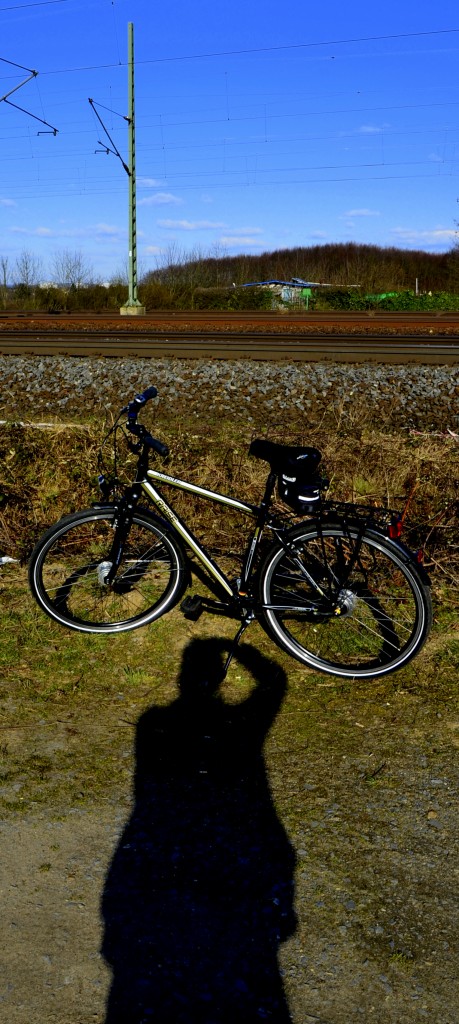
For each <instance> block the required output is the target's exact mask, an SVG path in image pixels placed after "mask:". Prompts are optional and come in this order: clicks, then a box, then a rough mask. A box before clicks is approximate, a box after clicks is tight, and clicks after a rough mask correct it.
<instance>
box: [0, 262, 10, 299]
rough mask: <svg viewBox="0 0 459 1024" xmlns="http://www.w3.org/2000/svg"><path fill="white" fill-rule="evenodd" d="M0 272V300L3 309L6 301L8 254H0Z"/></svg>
mask: <svg viewBox="0 0 459 1024" xmlns="http://www.w3.org/2000/svg"><path fill="white" fill-rule="evenodd" d="M0 274H1V283H0V301H1V304H2V306H3V309H5V307H6V304H7V301H8V278H9V273H8V256H0Z"/></svg>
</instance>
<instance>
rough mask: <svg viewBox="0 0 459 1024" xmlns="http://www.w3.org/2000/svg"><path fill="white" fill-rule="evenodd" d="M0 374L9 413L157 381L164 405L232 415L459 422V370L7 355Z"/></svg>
mask: <svg viewBox="0 0 459 1024" xmlns="http://www.w3.org/2000/svg"><path fill="white" fill-rule="evenodd" d="M0 373H1V376H2V380H3V398H2V403H1V406H0V410H1V413H2V415H3V416H5V417H7V418H16V417H17V418H20V419H22V418H23V417H24V416H30V415H31V414H32V413H33V414H36V413H40V414H44V413H51V414H52V415H54V416H59V415H60V414H64V415H65V416H68V415H69V414H70V415H74V414H75V413H77V412H82V411H84V410H85V409H86V410H88V411H95V412H97V410H98V409H100V410H103V409H113V411H116V410H117V409H118V408H119V407H120V406H121V405H123V404H124V403H125V402H126V401H127V400H128V399H129V398H130V397H131V395H132V394H134V393H136V392H138V391H141V390H143V389H144V388H145V387H148V386H149V385H151V384H155V385H156V387H157V388H158V391H159V396H160V398H159V401H160V404H162V403H167V405H168V407H170V408H171V410H173V409H174V407H175V406H177V407H180V406H183V404H185V405H186V406H187V408H188V409H189V410H190V411H194V412H196V413H197V414H202V410H203V409H206V410H210V411H213V412H217V413H218V414H222V415H228V414H231V412H232V411H234V413H235V414H236V413H237V415H238V416H241V415H243V417H244V418H246V419H247V420H249V421H250V420H251V419H259V418H260V414H261V415H262V416H263V417H266V416H268V417H269V418H271V417H276V416H277V414H281V415H285V412H287V411H288V410H291V411H292V412H293V413H295V414H296V416H297V417H298V416H304V417H305V418H308V417H310V418H311V420H313V421H316V420H317V417H320V418H322V419H323V417H324V416H325V417H326V418H327V420H328V419H330V421H331V422H333V423H336V424H339V423H340V422H341V421H342V420H343V419H344V420H346V419H353V418H355V417H356V416H357V418H360V417H361V414H362V411H364V413H365V415H366V416H368V417H369V418H371V422H372V425H373V426H374V427H384V426H386V427H387V426H388V425H390V426H391V427H394V428H397V429H398V428H401V427H402V428H403V427H406V428H417V429H422V430H438V429H441V430H445V429H448V428H449V429H451V430H453V431H455V430H456V429H457V427H458V426H459V367H455V366H454V367H451V366H427V365H417V364H403V365H395V366H394V365H383V364H379V363H362V364H343V363H330V362H323V363H311V364H305V363H301V364H287V365H286V364H285V363H272V362H269V363H268V362H257V361H248V360H243V361H242V360H241V361H236V362H232V361H226V360H214V361H206V360H176V359H157V360H156V359H127V358H126V359H116V358H115V359H83V358H70V357H56V356H30V357H22V356H21V357H19V356H3V357H2V358H1V359H0Z"/></svg>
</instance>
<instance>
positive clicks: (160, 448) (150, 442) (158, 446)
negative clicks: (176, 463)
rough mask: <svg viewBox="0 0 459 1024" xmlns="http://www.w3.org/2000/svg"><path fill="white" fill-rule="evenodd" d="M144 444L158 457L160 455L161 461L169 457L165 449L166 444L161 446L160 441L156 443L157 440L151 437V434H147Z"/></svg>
mask: <svg viewBox="0 0 459 1024" xmlns="http://www.w3.org/2000/svg"><path fill="white" fill-rule="evenodd" d="M144 444H146V445H148V447H149V448H153V451H155V452H157V454H158V455H161V456H162V457H163V459H165V458H166V456H167V455H169V448H168V447H167V444H163V442H162V441H158V438H157V437H152V436H151V434H147V436H146V437H145V438H144Z"/></svg>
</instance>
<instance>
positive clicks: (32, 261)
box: [15, 249, 42, 288]
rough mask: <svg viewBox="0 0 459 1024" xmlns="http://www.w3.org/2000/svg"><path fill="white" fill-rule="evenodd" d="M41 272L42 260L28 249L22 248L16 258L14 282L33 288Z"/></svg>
mask: <svg viewBox="0 0 459 1024" xmlns="http://www.w3.org/2000/svg"><path fill="white" fill-rule="evenodd" d="M41 274H42V262H41V260H40V259H39V258H38V256H35V255H34V253H33V252H30V250H29V249H23V250H22V252H20V253H19V256H18V257H17V259H16V273H15V279H16V284H20V285H23V286H24V287H25V288H34V287H35V285H37V284H38V282H39V280H40V276H41Z"/></svg>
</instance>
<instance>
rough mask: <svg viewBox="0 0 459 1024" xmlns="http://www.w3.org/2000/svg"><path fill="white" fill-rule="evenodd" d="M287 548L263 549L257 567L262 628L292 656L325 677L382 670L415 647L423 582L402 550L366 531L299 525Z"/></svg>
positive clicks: (426, 598)
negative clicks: (261, 559)
mask: <svg viewBox="0 0 459 1024" xmlns="http://www.w3.org/2000/svg"><path fill="white" fill-rule="evenodd" d="M289 540H290V541H293V545H294V551H289V552H287V551H286V550H285V548H283V547H282V545H280V544H275V545H273V546H272V548H270V550H269V551H268V554H267V556H266V559H265V561H264V563H263V565H262V567H261V570H260V599H261V603H262V612H263V616H264V621H265V624H266V626H267V629H268V631H269V633H270V634H271V636H272V637H273V639H274V640H275V641H276V643H278V644H279V645H280V646H281V647H283V648H284V649H285V650H286V651H288V653H289V654H291V655H292V657H294V658H296V659H297V660H298V661H302V662H304V663H305V664H306V665H309V666H310V667H311V668H313V669H316V670H318V671H320V672H326V673H330V674H331V675H337V676H345V677H348V678H365V677H370V676H380V675H385V674H386V673H388V672H394V671H395V670H396V669H399V668H401V667H402V665H405V664H406V663H407V662H408V661H410V659H411V658H413V657H414V655H415V654H417V653H418V651H419V650H420V648H421V646H422V644H423V643H424V640H425V639H426V636H427V634H428V632H429V629H430V626H431V622H432V607H431V600H430V590H429V587H428V586H426V585H425V583H424V582H423V581H422V579H421V576H420V573H419V572H418V571H417V569H416V567H415V565H414V564H413V562H412V560H411V558H410V556H409V554H407V553H405V551H404V550H403V548H402V547H401V546H400V545H398V544H397V543H396V542H393V541H391V540H390V539H389V538H387V537H385V536H384V535H383V534H380V533H379V532H378V531H377V530H371V529H368V530H366V531H365V534H364V536H363V538H362V540H361V541H360V540H359V533H358V529H357V527H349V528H348V527H347V526H346V528H344V527H343V526H342V525H340V524H338V523H337V524H336V525H332V524H328V525H324V526H323V527H322V529H321V530H320V532H319V531H318V529H317V527H315V526H314V525H313V524H302V525H301V524H300V525H299V526H297V527H295V528H294V529H293V530H291V531H290V532H289Z"/></svg>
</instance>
